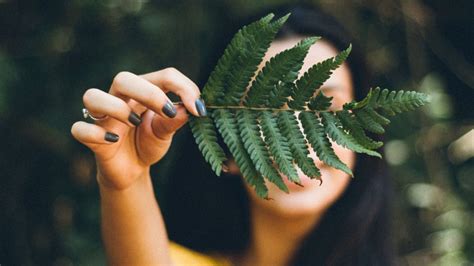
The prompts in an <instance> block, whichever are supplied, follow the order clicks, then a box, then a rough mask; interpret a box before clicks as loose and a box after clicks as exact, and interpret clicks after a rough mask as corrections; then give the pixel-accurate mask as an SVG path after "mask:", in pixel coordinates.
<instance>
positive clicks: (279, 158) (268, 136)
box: [259, 111, 300, 184]
mask: <svg viewBox="0 0 474 266" xmlns="http://www.w3.org/2000/svg"><path fill="white" fill-rule="evenodd" d="M259 118H260V125H261V126H262V132H263V136H264V137H265V142H266V143H267V144H268V148H269V150H270V153H271V154H272V156H273V158H274V159H275V162H276V163H277V164H278V166H279V168H280V171H281V172H282V173H283V174H285V175H286V176H287V177H288V180H290V181H292V182H294V183H296V184H299V183H300V179H299V177H298V173H297V172H296V169H295V168H294V167H293V158H292V157H291V151H290V147H289V145H288V140H287V139H286V137H285V136H283V135H282V134H281V132H280V129H279V128H278V125H277V120H276V117H275V116H274V114H273V113H271V112H269V111H264V112H260V117H259Z"/></svg>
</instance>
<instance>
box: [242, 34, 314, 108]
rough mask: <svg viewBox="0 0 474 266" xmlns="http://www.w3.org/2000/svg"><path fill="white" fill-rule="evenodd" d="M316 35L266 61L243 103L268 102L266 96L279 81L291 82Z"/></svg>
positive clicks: (256, 104)
mask: <svg viewBox="0 0 474 266" xmlns="http://www.w3.org/2000/svg"><path fill="white" fill-rule="evenodd" d="M317 39H318V38H317V37H310V38H306V39H304V40H302V41H301V42H299V43H298V44H297V45H295V46H294V47H293V48H291V49H288V50H285V51H283V52H281V53H279V54H277V55H276V56H275V57H273V58H272V59H270V60H269V61H267V63H266V64H265V66H264V67H263V69H262V70H261V71H260V72H259V73H258V75H257V77H256V78H255V80H254V81H253V83H252V86H251V87H250V90H249V91H248V93H247V96H246V97H245V100H244V105H247V106H260V105H262V104H265V103H267V102H268V96H269V94H270V92H271V91H272V89H273V88H274V87H275V86H276V85H278V83H279V82H283V83H290V82H291V83H292V82H293V81H294V80H295V79H296V78H297V77H298V73H299V71H300V69H301V67H302V66H303V60H304V58H305V57H306V54H307V53H308V50H309V47H311V45H313V44H314V43H315V42H316V40H317Z"/></svg>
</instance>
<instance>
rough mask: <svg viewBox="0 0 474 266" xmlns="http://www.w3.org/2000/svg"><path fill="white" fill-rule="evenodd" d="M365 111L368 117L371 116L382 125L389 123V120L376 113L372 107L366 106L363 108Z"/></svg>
mask: <svg viewBox="0 0 474 266" xmlns="http://www.w3.org/2000/svg"><path fill="white" fill-rule="evenodd" d="M365 111H367V113H368V114H369V115H370V117H372V119H374V121H375V122H377V123H379V124H381V125H382V126H386V125H388V124H390V120H388V119H387V118H386V117H384V116H383V115H381V114H379V113H377V112H376V111H375V110H374V109H372V108H369V107H367V108H365Z"/></svg>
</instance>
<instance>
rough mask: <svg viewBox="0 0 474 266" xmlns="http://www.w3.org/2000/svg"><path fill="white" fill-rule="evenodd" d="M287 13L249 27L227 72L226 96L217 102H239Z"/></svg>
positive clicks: (229, 103) (286, 17)
mask: <svg viewBox="0 0 474 266" xmlns="http://www.w3.org/2000/svg"><path fill="white" fill-rule="evenodd" d="M288 16H289V14H288V15H286V16H284V17H282V18H280V19H278V20H276V21H275V22H273V23H269V24H263V25H259V27H255V28H249V29H247V30H248V32H249V33H248V34H249V35H250V36H248V38H247V39H245V40H244V42H243V43H242V45H241V46H240V49H241V51H240V54H239V56H238V57H237V58H235V60H234V62H233V63H232V67H231V68H230V69H229V72H228V73H227V75H228V79H227V82H226V84H225V88H226V91H225V92H224V93H225V95H226V97H225V98H221V99H218V100H217V103H219V104H223V105H236V104H239V103H240V102H241V100H242V96H244V94H245V91H246V89H247V87H248V85H249V83H250V80H251V78H252V77H253V76H254V75H255V71H256V70H257V68H258V65H259V64H260V62H261V61H262V58H263V56H264V55H265V52H266V51H267V49H268V47H270V43H271V42H272V40H273V38H274V37H275V35H276V33H277V32H278V30H279V29H280V27H281V26H282V25H283V23H285V21H286V20H287V19H288Z"/></svg>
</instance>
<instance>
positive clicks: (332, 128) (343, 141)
mask: <svg viewBox="0 0 474 266" xmlns="http://www.w3.org/2000/svg"><path fill="white" fill-rule="evenodd" d="M320 116H321V118H322V119H321V121H322V122H323V125H324V129H325V131H326V133H327V134H328V136H329V137H330V138H331V139H332V140H334V141H335V142H336V143H337V144H339V145H341V146H343V147H346V148H348V149H350V150H352V151H355V152H357V153H365V154H367V155H370V156H375V157H379V158H382V156H381V155H380V153H378V152H376V151H372V150H370V149H367V148H365V147H364V146H362V145H361V144H359V143H358V142H357V140H356V139H355V138H354V137H353V136H351V135H349V134H348V133H346V132H345V131H344V129H343V128H342V125H341V122H340V121H339V120H338V119H337V117H335V116H334V114H333V113H332V112H321V113H320Z"/></svg>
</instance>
